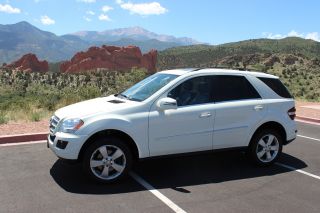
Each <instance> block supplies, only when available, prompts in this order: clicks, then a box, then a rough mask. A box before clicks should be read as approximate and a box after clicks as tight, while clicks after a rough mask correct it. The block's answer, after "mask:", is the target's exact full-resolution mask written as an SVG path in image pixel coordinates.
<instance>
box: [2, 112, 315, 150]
mask: <svg viewBox="0 0 320 213" xmlns="http://www.w3.org/2000/svg"><path fill="white" fill-rule="evenodd" d="M296 118H297V119H299V120H302V121H308V122H313V123H317V124H320V119H316V118H309V117H302V116H296ZM48 134H49V133H47V132H40V133H28V134H20V135H2V136H1V135H0V144H6V143H20V142H28V141H40V140H46V139H47V136H48Z"/></svg>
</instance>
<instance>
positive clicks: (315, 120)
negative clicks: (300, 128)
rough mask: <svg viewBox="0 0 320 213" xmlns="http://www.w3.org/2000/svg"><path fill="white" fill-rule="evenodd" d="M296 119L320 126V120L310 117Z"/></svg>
mask: <svg viewBox="0 0 320 213" xmlns="http://www.w3.org/2000/svg"><path fill="white" fill-rule="evenodd" d="M296 118H297V119H299V120H302V121H309V122H314V123H319V124H320V119H316V118H310V117H302V116H296Z"/></svg>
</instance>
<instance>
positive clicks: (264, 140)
mask: <svg viewBox="0 0 320 213" xmlns="http://www.w3.org/2000/svg"><path fill="white" fill-rule="evenodd" d="M282 141H283V139H282V137H281V135H280V134H279V133H278V132H277V131H275V130H273V129H265V130H262V131H259V132H258V133H256V134H255V135H254V136H253V138H252V140H251V143H250V146H249V150H248V151H249V154H250V157H251V159H252V160H253V162H254V163H255V164H256V165H258V166H268V165H271V164H273V163H274V162H275V161H276V160H277V159H278V157H279V156H280V154H281V153H282Z"/></svg>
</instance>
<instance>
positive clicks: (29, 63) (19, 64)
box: [6, 53, 49, 72]
mask: <svg viewBox="0 0 320 213" xmlns="http://www.w3.org/2000/svg"><path fill="white" fill-rule="evenodd" d="M6 67H7V68H13V69H17V70H20V71H24V72H47V71H48V70H49V65H48V62H47V61H46V60H44V61H39V60H38V58H37V56H36V55H35V54H32V53H29V54H26V55H24V56H22V57H21V58H20V59H19V60H17V61H15V62H13V63H11V64H9V65H6Z"/></svg>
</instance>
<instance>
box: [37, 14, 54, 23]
mask: <svg viewBox="0 0 320 213" xmlns="http://www.w3.org/2000/svg"><path fill="white" fill-rule="evenodd" d="M40 21H41V23H42V24H44V25H52V24H55V23H56V22H55V20H53V19H51V18H50V17H49V16H47V15H44V16H41V19H40Z"/></svg>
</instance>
